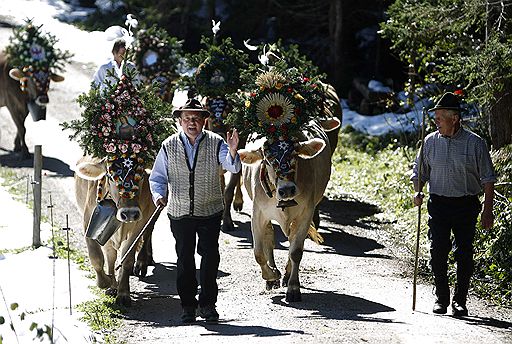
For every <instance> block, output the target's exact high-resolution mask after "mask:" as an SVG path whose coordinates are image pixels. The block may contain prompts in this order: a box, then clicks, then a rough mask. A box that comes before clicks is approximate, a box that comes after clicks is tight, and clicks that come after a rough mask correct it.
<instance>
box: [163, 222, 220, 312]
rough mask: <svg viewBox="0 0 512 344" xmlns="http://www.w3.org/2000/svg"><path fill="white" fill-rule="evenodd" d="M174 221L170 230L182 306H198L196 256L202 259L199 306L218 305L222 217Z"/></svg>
mask: <svg viewBox="0 0 512 344" xmlns="http://www.w3.org/2000/svg"><path fill="white" fill-rule="evenodd" d="M170 221H171V231H172V234H173V236H174V239H175V241H176V254H177V256H178V263H177V265H178V273H177V279H176V285H177V289H178V295H179V296H180V300H181V305H182V307H197V305H198V300H197V299H196V294H197V289H198V284H197V279H196V263H195V259H194V253H195V249H196V236H197V238H198V240H197V253H198V254H199V255H200V256H201V265H200V271H199V283H200V285H201V292H200V293H199V306H201V307H204V306H207V305H215V303H216V302H217V294H218V290H219V289H218V286H217V271H218V269H219V262H220V254H219V233H220V222H221V215H218V216H215V217H213V218H208V219H197V218H184V219H180V220H173V219H170Z"/></svg>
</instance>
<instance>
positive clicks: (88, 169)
mask: <svg viewBox="0 0 512 344" xmlns="http://www.w3.org/2000/svg"><path fill="white" fill-rule="evenodd" d="M127 159H128V158H125V159H124V161H119V160H115V161H110V160H107V161H106V162H105V161H100V160H99V159H92V158H90V157H83V158H82V159H80V160H79V162H78V164H77V168H76V174H75V194H76V200H77V203H78V206H79V208H80V211H81V212H82V214H83V225H84V232H85V231H86V230H87V227H88V224H89V221H90V219H91V216H92V213H93V211H94V209H95V207H96V205H97V201H98V197H97V196H98V184H99V183H100V182H101V186H102V188H104V189H105V190H103V191H104V192H100V194H102V195H103V196H107V197H108V196H110V197H111V198H112V199H113V201H114V202H115V203H116V205H117V208H118V211H117V216H116V217H117V219H118V220H119V221H121V222H122V224H121V226H120V228H119V229H117V231H116V232H115V233H114V234H113V235H112V237H111V238H110V239H109V240H108V241H107V243H106V244H105V245H104V246H100V244H99V243H98V242H96V241H95V240H93V239H90V238H88V237H86V238H85V239H86V243H87V249H88V251H89V259H90V261H91V264H92V266H93V268H94V270H95V271H96V284H97V286H98V287H100V288H102V289H106V288H107V292H108V293H112V294H113V293H116V292H117V296H116V303H118V304H121V305H126V306H129V305H130V303H131V299H130V285H129V277H130V274H131V272H132V270H133V271H134V272H135V273H136V274H140V275H142V276H144V275H145V274H146V269H147V266H148V265H149V263H150V260H151V258H150V255H149V252H148V250H149V248H148V247H147V245H144V246H143V247H142V249H141V250H140V252H139V254H138V256H137V263H136V264H135V269H134V262H135V251H132V252H131V253H130V254H129V255H128V256H127V258H126V259H125V261H124V262H123V264H122V267H121V270H120V272H119V275H118V278H117V280H116V276H115V271H114V264H115V262H116V259H117V258H118V256H119V257H123V256H124V255H125V253H126V252H127V250H128V248H129V247H130V246H131V245H132V243H133V242H134V241H135V239H136V237H137V235H138V234H139V233H140V231H141V230H142V228H143V227H144V225H145V224H146V222H148V220H149V218H150V217H151V214H152V213H153V212H154V210H155V205H154V204H153V201H152V199H151V193H150V189H149V182H148V176H147V174H146V172H145V171H144V169H143V168H140V166H137V162H136V161H135V160H136V159H131V158H130V159H129V160H131V162H129V163H126V162H127ZM137 170H139V171H141V170H142V171H143V172H142V174H141V177H142V179H141V180H138V179H139V177H137V176H135V178H134V171H137ZM119 181H121V182H119ZM119 183H121V184H119ZM121 187H122V188H123V192H126V191H127V190H132V191H134V196H135V197H133V198H128V197H126V195H125V193H122V192H120V188H121ZM100 190H101V189H100ZM151 232H152V228H151V229H150V230H147V231H146V232H144V236H143V239H144V240H149V238H150V237H151ZM146 242H147V241H146ZM139 246H140V245H139ZM105 267H106V272H105Z"/></svg>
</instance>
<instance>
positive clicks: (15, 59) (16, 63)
mask: <svg viewBox="0 0 512 344" xmlns="http://www.w3.org/2000/svg"><path fill="white" fill-rule="evenodd" d="M41 27H42V25H40V26H36V25H34V23H33V21H32V19H25V24H24V25H22V26H20V27H18V28H15V29H13V36H11V37H9V42H10V44H9V45H8V46H7V47H6V48H5V52H6V53H7V55H8V56H9V63H10V64H11V66H13V67H16V68H20V69H23V70H24V71H30V72H34V71H38V70H47V71H52V70H53V71H63V70H64V65H65V64H66V63H67V62H69V60H70V58H71V57H72V56H73V54H71V53H70V52H69V51H67V50H66V51H62V50H60V49H58V48H56V47H55V45H56V44H57V42H58V39H57V38H56V37H55V36H53V35H52V34H50V33H44V32H43V31H42V30H41Z"/></svg>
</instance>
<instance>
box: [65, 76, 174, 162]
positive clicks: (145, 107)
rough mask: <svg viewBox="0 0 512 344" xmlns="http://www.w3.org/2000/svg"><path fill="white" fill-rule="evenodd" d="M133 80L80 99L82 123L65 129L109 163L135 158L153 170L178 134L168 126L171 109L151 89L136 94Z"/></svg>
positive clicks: (94, 90) (122, 80) (128, 78)
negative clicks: (162, 146) (163, 144)
mask: <svg viewBox="0 0 512 344" xmlns="http://www.w3.org/2000/svg"><path fill="white" fill-rule="evenodd" d="M110 74H111V75H112V76H114V74H113V73H110ZM129 74H130V73H129ZM131 79H132V76H131V75H123V76H122V77H121V78H120V79H119V80H118V82H117V83H116V84H114V85H108V88H107V89H106V90H105V91H101V92H100V89H99V87H98V86H95V87H92V88H91V90H90V91H89V92H88V93H83V94H81V95H79V96H78V99H77V102H78V104H79V105H81V106H82V107H84V111H83V112H82V117H81V119H78V120H73V121H71V122H70V123H66V122H65V123H63V124H62V126H63V127H64V129H71V130H72V131H74V133H73V134H72V135H70V139H77V141H78V142H79V145H80V147H81V148H82V149H83V150H84V151H85V152H86V153H88V154H91V155H93V156H96V157H99V158H104V157H108V158H109V159H112V158H116V157H128V156H131V155H133V154H135V155H137V157H138V158H141V159H142V160H143V161H144V163H146V164H148V166H149V165H150V164H151V163H152V161H153V159H154V157H155V156H156V153H157V152H158V149H159V148H160V143H161V142H162V141H163V140H164V139H165V138H166V137H167V136H169V135H170V134H171V133H172V132H173V131H174V126H172V125H170V124H169V123H165V119H166V117H169V114H170V113H171V111H170V110H171V109H170V108H171V105H170V104H168V103H164V102H162V100H161V99H160V98H159V97H158V96H157V94H156V90H155V89H153V88H152V87H151V86H148V87H144V88H141V89H140V90H136V89H135V87H134V86H133V84H132V82H131Z"/></svg>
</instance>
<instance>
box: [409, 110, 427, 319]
mask: <svg viewBox="0 0 512 344" xmlns="http://www.w3.org/2000/svg"><path fill="white" fill-rule="evenodd" d="M426 118H427V110H426V109H425V108H423V119H422V123H421V143H420V156H419V159H418V162H419V164H418V189H419V190H418V193H421V189H420V186H421V173H422V167H423V141H424V140H425V120H426ZM420 229H421V204H420V205H419V206H418V226H417V228H416V252H415V254H414V279H413V285H412V310H413V311H414V310H415V309H416V280H417V277H418V254H419V250H420Z"/></svg>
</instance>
